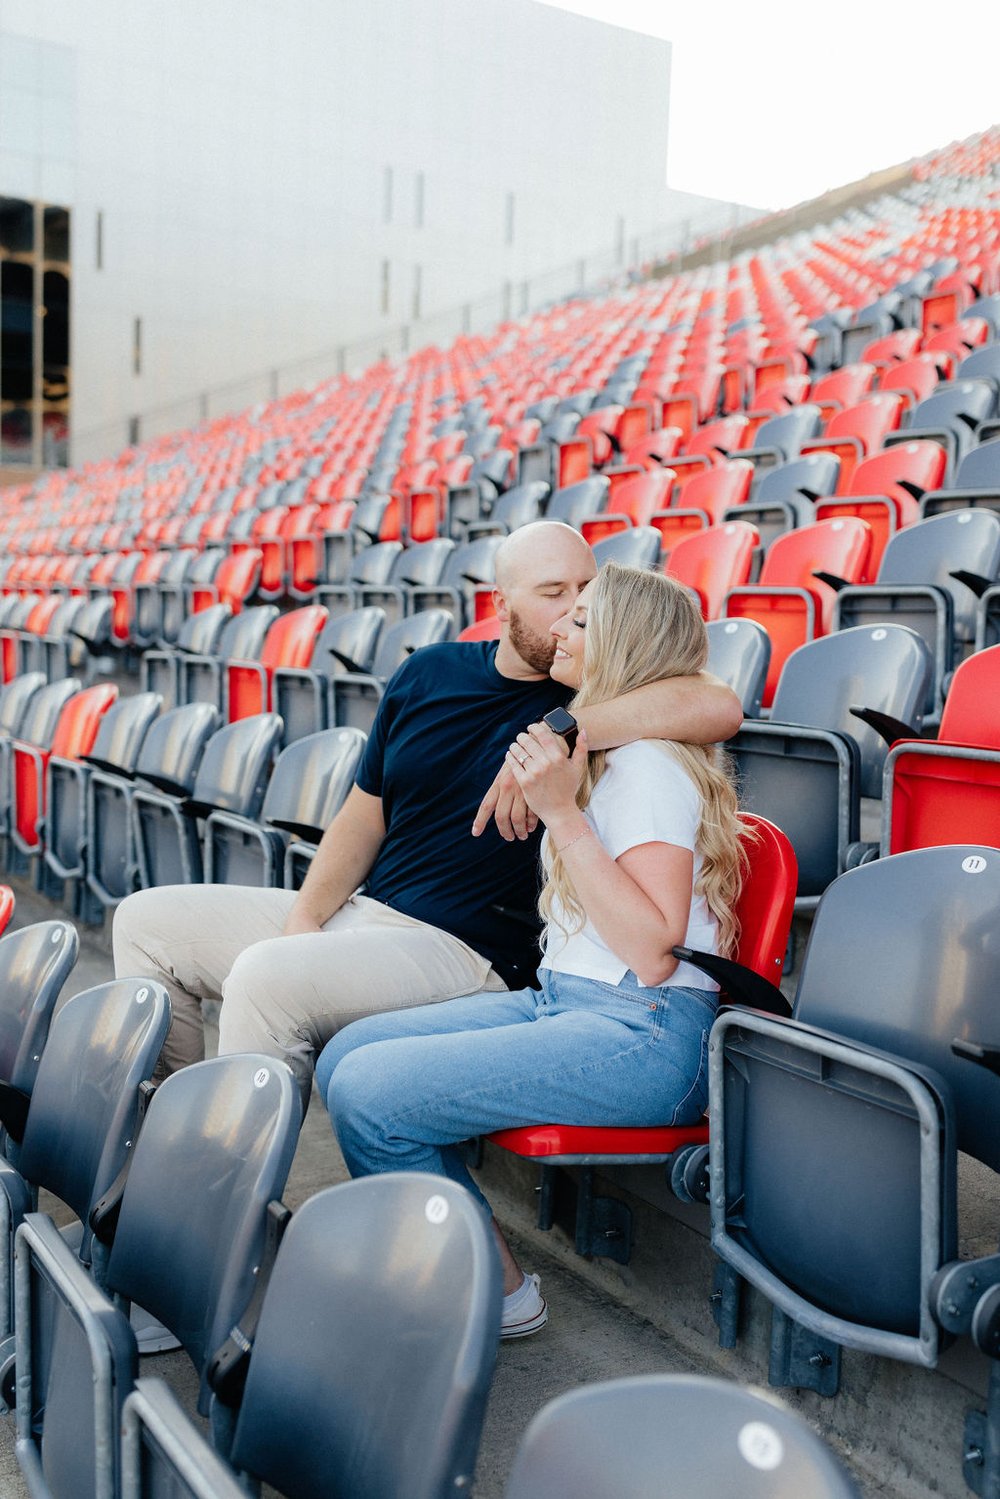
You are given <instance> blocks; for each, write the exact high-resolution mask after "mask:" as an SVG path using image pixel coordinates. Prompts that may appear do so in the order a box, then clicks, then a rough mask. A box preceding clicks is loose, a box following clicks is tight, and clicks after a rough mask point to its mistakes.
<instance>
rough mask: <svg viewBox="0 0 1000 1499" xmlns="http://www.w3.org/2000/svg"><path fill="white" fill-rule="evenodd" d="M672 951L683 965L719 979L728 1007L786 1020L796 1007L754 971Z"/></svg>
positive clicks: (684, 951)
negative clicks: (758, 1012) (755, 1011)
mask: <svg viewBox="0 0 1000 1499" xmlns="http://www.w3.org/2000/svg"><path fill="white" fill-rule="evenodd" d="M672 951H673V955H674V957H675V958H679V959H680V960H681V962H683V963H690V964H691V966H692V967H693V968H700V969H701V971H702V973H707V974H708V976H709V978H713V979H715V981H716V983H717V984H719V985H720V987H721V988H722V990H723V993H724V994H725V996H726V999H727V1001H728V1003H730V1004H734V1005H745V1006H746V1008H747V1009H750V1010H764V1011H765V1012H766V1013H767V1014H768V1015H780V1016H781V1018H782V1019H783V1020H787V1018H788V1016H789V1015H790V1014H791V1013H792V1006H791V1004H790V1003H789V1001H788V1000H787V999H786V998H785V996H784V995H783V994H782V992H781V990H780V989H779V988H777V987H776V985H774V984H772V983H769V982H768V980H767V979H766V978H762V977H761V975H760V974H759V973H755V972H754V970H753V969H752V968H745V967H744V966H743V964H742V963H735V962H734V961H733V959H732V958H720V957H718V956H717V955H716V954H715V953H709V952H696V951H695V950H694V949H693V948H690V947H675V948H673V949H672Z"/></svg>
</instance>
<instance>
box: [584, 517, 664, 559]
mask: <svg viewBox="0 0 1000 1499" xmlns="http://www.w3.org/2000/svg"><path fill="white" fill-rule="evenodd" d="M660 540H661V537H660V533H659V531H657V530H656V529H655V528H654V527H653V526H632V527H631V529H630V530H628V531H616V532H615V534H614V535H613V536H605V538H604V540H603V541H595V542H594V547H593V552H594V561H595V562H596V563H597V566H598V567H599V568H600V567H603V566H604V564H605V563H606V562H618V563H620V564H621V565H622V566H623V567H641V568H648V569H655V568H656V566H657V564H658V563H659V560H660Z"/></svg>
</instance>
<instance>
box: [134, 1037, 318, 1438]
mask: <svg viewBox="0 0 1000 1499" xmlns="http://www.w3.org/2000/svg"><path fill="white" fill-rule="evenodd" d="M300 1119H301V1104H300V1102H299V1095H298V1089H297V1088H296V1086H295V1084H294V1082H293V1081H292V1075H291V1072H290V1071H289V1070H288V1068H287V1067H286V1066H285V1065H284V1063H282V1062H276V1061H275V1060H274V1058H273V1057H265V1056H257V1055H254V1054H253V1053H247V1054H241V1055H239V1056H230V1057H215V1058H213V1059H212V1060H211V1061H207V1062H198V1063H196V1064H195V1065H194V1066H193V1067H185V1068H184V1069H183V1071H181V1072H175V1073H173V1074H172V1075H171V1076H170V1077H168V1078H167V1080H166V1082H164V1083H162V1084H161V1086H160V1087H159V1088H158V1089H157V1092H156V1095H155V1097H154V1098H153V1100H152V1103H151V1104H150V1107H149V1111H148V1113H147V1115H146V1119H145V1122H144V1123H143V1127H142V1130H141V1131H140V1134H139V1138H138V1140H137V1141H136V1144H135V1146H134V1149H133V1153H132V1164H131V1167H130V1169H129V1174H128V1180H127V1182H126V1185H125V1193H124V1196H123V1198H122V1205H121V1215H120V1217H119V1220H118V1227H117V1229H116V1231H115V1240H114V1245H113V1246H112V1250H111V1255H110V1259H109V1261H108V1271H107V1282H108V1286H109V1288H110V1289H111V1290H112V1291H115V1292H118V1293H119V1294H121V1295H123V1296H127V1297H128V1299H129V1300H130V1301H137V1302H138V1303H139V1305H140V1306H142V1307H144V1308H145V1309H146V1310H147V1311H149V1312H151V1313H152V1314H153V1316H155V1317H158V1318H159V1320H160V1321H161V1322H163V1323H164V1325H165V1326H166V1327H168V1328H169V1329H170V1330H171V1332H173V1333H174V1334H175V1336H176V1337H177V1338H179V1339H180V1341H181V1343H182V1345H183V1347H184V1348H185V1349H186V1350H187V1353H188V1354H189V1356H190V1358H191V1360H192V1362H193V1363H194V1366H195V1368H196V1369H197V1370H198V1372H199V1374H200V1375H201V1387H200V1396H199V1409H200V1410H202V1411H203V1412H204V1411H205V1410H206V1408H207V1404H208V1395H209V1388H208V1383H207V1379H206V1377H205V1371H206V1366H207V1363H208V1360H209V1359H210V1358H211V1356H212V1354H214V1353H215V1352H216V1351H217V1350H218V1349H219V1348H220V1347H221V1346H222V1344H223V1343H224V1341H225V1339H226V1337H227V1336H228V1334H229V1330H230V1328H231V1327H233V1325H234V1324H235V1323H236V1321H237V1320H238V1318H239V1316H240V1314H241V1313H242V1312H243V1311H244V1310H245V1308H246V1306H247V1303H248V1302H249V1300H250V1297H251V1295H252V1292H253V1287H254V1278H255V1274H256V1271H257V1268H258V1266H259V1265H260V1262H261V1253H262V1251H263V1247H264V1237H265V1227H266V1215H267V1205H268V1203H269V1202H271V1201H272V1200H274V1199H275V1198H277V1197H279V1196H280V1194H281V1192H282V1191H283V1189H284V1185H285V1180H286V1178H287V1176H288V1170H289V1167H290V1166H291V1163H292V1157H293V1155H294V1154H295V1146H296V1142H297V1139H298V1132H299V1123H300Z"/></svg>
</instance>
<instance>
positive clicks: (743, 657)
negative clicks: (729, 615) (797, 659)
mask: <svg viewBox="0 0 1000 1499" xmlns="http://www.w3.org/2000/svg"><path fill="white" fill-rule="evenodd" d="M734 524H736V523H735V522H734ZM706 629H707V631H708V662H707V664H706V667H705V670H706V671H710V672H711V673H712V675H713V676H716V677H718V678H719V680H720V681H722V682H725V684H726V686H727V687H731V688H732V690H733V691H734V692H735V693H736V696H737V697H738V698H739V700H740V706H741V707H742V709H743V713H744V716H745V717H746V718H759V717H760V704H761V699H762V697H763V695H764V683H765V682H766V681H767V664H768V662H769V661H770V659H771V640H770V637H769V635H768V633H767V631H766V630H765V629H764V626H763V625H759V624H758V623H757V621H756V620H753V619H716V620H710V621H709V622H708V624H707V626H706Z"/></svg>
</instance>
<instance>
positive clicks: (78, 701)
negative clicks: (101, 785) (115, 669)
mask: <svg viewBox="0 0 1000 1499" xmlns="http://www.w3.org/2000/svg"><path fill="white" fill-rule="evenodd" d="M117 698H118V688H117V687H116V686H115V685H114V684H113V683H111V682H98V683H97V684H96V685H95V686H94V687H86V688H84V690H83V691H82V692H78V693H77V694H76V695H75V696H74V697H72V698H70V699H69V700H68V701H67V702H66V703H65V704H64V705H63V708H62V712H61V713H60V714H59V720H58V722H57V724H56V727H55V732H54V733H53V735H52V753H53V754H54V755H58V756H59V757H60V758H61V759H63V760H75V759H77V758H78V757H79V756H80V755H86V754H88V753H89V752H90V750H91V749H92V747H93V744H94V740H95V739H96V738H97V731H98V729H99V727H100V724H101V720H102V718H103V717H104V715H105V714H106V713H107V711H108V709H109V708H111V707H112V706H113V705H114V703H115V702H116V700H117Z"/></svg>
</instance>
